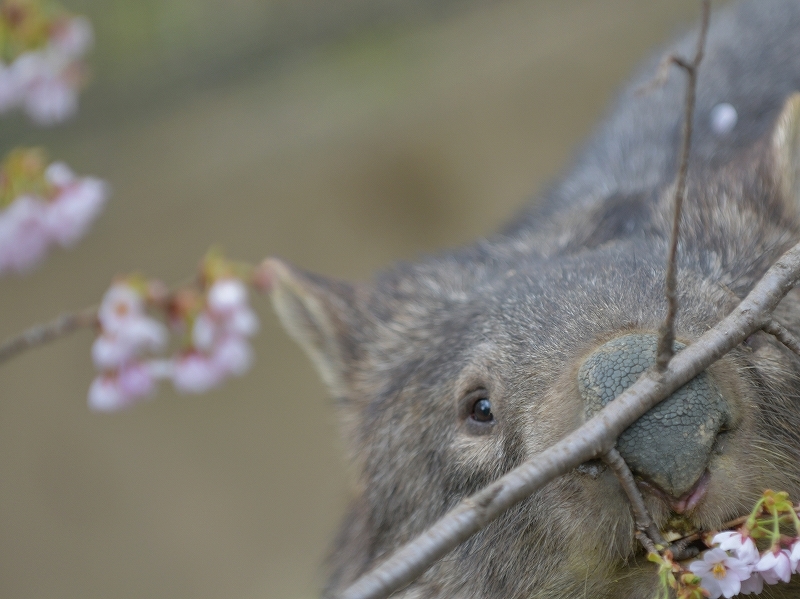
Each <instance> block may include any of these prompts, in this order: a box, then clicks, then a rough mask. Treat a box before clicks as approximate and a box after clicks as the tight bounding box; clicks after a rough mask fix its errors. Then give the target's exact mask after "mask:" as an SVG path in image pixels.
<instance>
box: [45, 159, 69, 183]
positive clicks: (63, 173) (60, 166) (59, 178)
mask: <svg viewBox="0 0 800 599" xmlns="http://www.w3.org/2000/svg"><path fill="white" fill-rule="evenodd" d="M44 178H45V179H46V180H47V182H48V183H50V185H54V186H55V187H66V186H67V185H71V184H72V183H74V182H75V180H76V179H77V177H76V176H75V173H73V172H72V169H71V168H69V167H68V166H67V165H66V164H65V163H63V162H60V161H57V162H53V163H51V164H50V165H49V166H48V167H47V168H46V169H45V171H44Z"/></svg>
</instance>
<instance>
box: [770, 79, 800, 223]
mask: <svg viewBox="0 0 800 599" xmlns="http://www.w3.org/2000/svg"><path fill="white" fill-rule="evenodd" d="M772 152H773V156H774V160H775V166H774V168H775V175H776V178H777V181H778V184H779V185H780V187H781V192H782V194H783V197H784V198H786V200H787V201H789V202H792V203H793V205H794V207H795V209H796V211H797V212H800V92H795V93H794V94H792V95H791V96H789V98H788V99H787V100H786V103H785V104H784V105H783V110H782V111H781V114H780V116H779V117H778V120H777V121H776V123H775V129H774V130H773V132H772Z"/></svg>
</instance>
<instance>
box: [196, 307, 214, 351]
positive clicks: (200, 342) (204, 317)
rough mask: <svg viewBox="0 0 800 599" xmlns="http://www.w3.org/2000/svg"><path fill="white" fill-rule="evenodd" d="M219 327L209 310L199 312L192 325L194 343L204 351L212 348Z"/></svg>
mask: <svg viewBox="0 0 800 599" xmlns="http://www.w3.org/2000/svg"><path fill="white" fill-rule="evenodd" d="M217 328H218V327H217V324H216V323H215V322H214V320H213V319H212V318H211V316H210V315H209V314H208V313H207V312H201V313H200V314H198V315H197V317H196V318H195V319H194V324H193V325H192V345H194V347H195V348H197V349H199V350H202V351H209V350H211V348H212V347H214V342H215V340H216V339H217V337H218V335H219V333H218V331H217Z"/></svg>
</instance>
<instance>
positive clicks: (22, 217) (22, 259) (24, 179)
mask: <svg viewBox="0 0 800 599" xmlns="http://www.w3.org/2000/svg"><path fill="white" fill-rule="evenodd" d="M107 197H108V188H107V185H106V184H105V183H104V182H103V181H100V180H99V179H95V178H93V177H77V176H76V175H75V174H74V173H73V172H72V171H71V170H70V169H69V167H67V165H65V164H64V163H63V162H54V163H52V164H50V165H49V166H46V160H45V158H44V156H43V154H42V153H41V152H40V151H38V150H14V151H13V152H11V153H10V154H9V155H8V157H7V158H6V159H5V161H4V162H3V164H2V165H0V275H2V274H4V273H8V272H16V273H20V272H24V271H27V270H29V269H31V268H32V267H33V266H35V265H36V264H37V263H38V262H39V261H41V259H42V258H43V257H44V256H45V254H46V253H47V250H48V249H49V248H50V247H51V246H53V245H59V246H61V247H70V246H72V245H73V244H74V243H75V242H76V241H78V240H79V239H80V238H81V237H82V236H83V235H84V234H85V233H86V231H87V229H88V228H89V225H91V223H92V222H93V221H94V220H95V218H97V216H98V214H99V213H100V210H101V209H102V208H103V206H104V205H105V202H106V199H107Z"/></svg>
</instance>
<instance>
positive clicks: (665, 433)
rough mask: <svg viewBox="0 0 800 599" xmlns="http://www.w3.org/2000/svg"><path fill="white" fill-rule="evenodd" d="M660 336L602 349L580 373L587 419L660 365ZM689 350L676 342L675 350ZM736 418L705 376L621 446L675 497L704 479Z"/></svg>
mask: <svg viewBox="0 0 800 599" xmlns="http://www.w3.org/2000/svg"><path fill="white" fill-rule="evenodd" d="M657 344H658V338H657V337H656V336H655V335H625V336H624V337H618V338H617V339H613V340H611V341H609V342H608V343H605V344H604V345H602V346H600V347H599V348H598V349H597V350H596V351H595V352H594V353H593V354H592V355H590V356H589V358H588V359H587V360H586V361H585V362H584V363H583V365H582V366H581V368H580V370H579V371H578V386H579V388H580V392H581V396H582V397H583V400H584V402H585V404H586V416H587V418H589V417H591V416H593V415H594V414H595V413H596V412H598V411H599V410H600V409H601V408H602V407H603V406H605V405H606V404H607V403H608V402H610V401H611V400H612V399H614V398H615V397H616V396H617V395H619V394H620V393H622V392H623V391H624V390H625V389H627V388H628V387H630V386H631V385H632V384H633V383H635V382H636V379H638V378H639V375H640V374H641V373H642V372H644V371H645V370H646V369H647V368H649V367H650V366H651V365H652V364H654V363H655V356H656V346H657ZM684 347H686V346H685V345H683V344H682V343H678V342H676V343H675V349H676V350H679V349H683V348H684ZM729 418H730V414H729V408H728V404H727V402H726V401H725V400H724V399H723V397H722V394H721V393H720V391H719V389H718V387H717V386H716V384H715V383H714V381H713V380H712V378H711V377H710V376H709V375H708V374H707V373H705V372H703V373H702V374H700V375H698V376H696V377H695V378H694V379H692V380H691V381H689V382H688V383H686V384H685V385H684V386H683V387H681V388H680V389H678V390H677V391H675V393H673V394H672V395H670V396H669V397H668V398H667V399H665V400H664V401H662V402H661V403H660V404H658V405H657V406H656V407H655V408H653V409H652V410H650V411H649V412H647V413H646V414H645V415H644V416H642V417H641V418H639V420H637V421H636V422H634V423H633V424H632V425H631V426H630V428H628V429H627V430H626V431H625V432H624V433H622V435H621V436H620V438H619V440H618V441H617V449H618V450H619V452H620V454H621V455H622V457H623V458H625V461H626V462H627V463H628V466H629V467H630V468H631V470H632V471H633V472H635V473H637V474H639V475H641V476H643V477H644V478H646V479H647V480H648V481H649V482H651V483H654V484H656V485H657V486H658V487H660V488H661V489H663V490H664V491H665V492H666V493H668V494H669V495H671V496H672V497H676V498H677V497H680V496H681V495H684V494H685V493H687V492H688V491H689V490H690V489H691V488H692V487H693V486H694V484H695V483H696V482H697V480H698V479H699V478H700V477H701V476H702V475H703V472H704V471H705V469H706V466H707V465H708V461H709V458H710V453H711V450H712V447H713V445H714V440H715V439H716V436H717V433H718V432H719V430H720V429H721V428H722V427H723V426H724V425H725V424H726V423H727V422H728V420H729Z"/></svg>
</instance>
